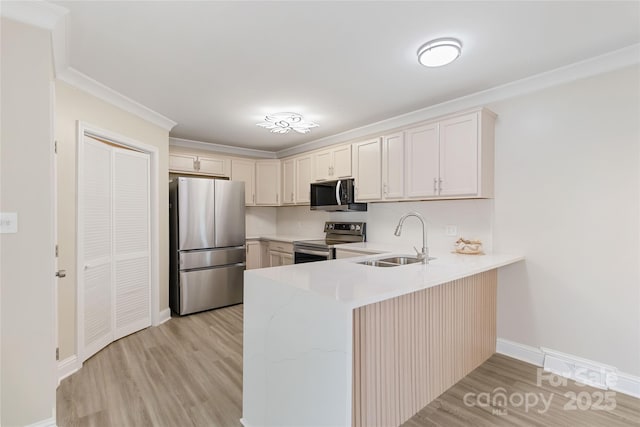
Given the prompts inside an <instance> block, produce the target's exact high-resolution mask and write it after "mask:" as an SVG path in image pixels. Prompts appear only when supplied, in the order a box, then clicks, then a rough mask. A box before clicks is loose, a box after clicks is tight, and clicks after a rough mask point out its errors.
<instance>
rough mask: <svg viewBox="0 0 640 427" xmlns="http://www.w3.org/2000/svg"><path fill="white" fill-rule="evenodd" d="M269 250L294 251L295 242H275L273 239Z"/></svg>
mask: <svg viewBox="0 0 640 427" xmlns="http://www.w3.org/2000/svg"><path fill="white" fill-rule="evenodd" d="M269 250H271V251H280V252H287V253H293V243H285V242H275V241H273V240H272V241H270V242H269Z"/></svg>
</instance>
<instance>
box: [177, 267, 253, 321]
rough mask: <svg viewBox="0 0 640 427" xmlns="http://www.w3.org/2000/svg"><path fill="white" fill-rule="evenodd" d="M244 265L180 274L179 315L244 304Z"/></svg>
mask: <svg viewBox="0 0 640 427" xmlns="http://www.w3.org/2000/svg"><path fill="white" fill-rule="evenodd" d="M244 270H245V266H244V264H240V265H234V266H228V267H220V268H210V269H208V270H196V271H189V272H182V273H180V309H179V313H180V314H188V313H195V312H198V311H202V310H209V309H212V308H218V307H225V306H227V305H231V304H238V303H241V302H242V297H243V282H244V276H243V275H244Z"/></svg>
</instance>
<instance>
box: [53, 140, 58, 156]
mask: <svg viewBox="0 0 640 427" xmlns="http://www.w3.org/2000/svg"><path fill="white" fill-rule="evenodd" d="M53 152H54V153H55V154H58V141H53Z"/></svg>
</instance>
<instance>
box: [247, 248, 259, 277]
mask: <svg viewBox="0 0 640 427" xmlns="http://www.w3.org/2000/svg"><path fill="white" fill-rule="evenodd" d="M261 252H262V251H261V248H260V242H258V241H254V242H247V270H251V269H252V268H261V267H262V260H261V259H260V255H261Z"/></svg>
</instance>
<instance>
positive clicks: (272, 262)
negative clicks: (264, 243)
mask: <svg viewBox="0 0 640 427" xmlns="http://www.w3.org/2000/svg"><path fill="white" fill-rule="evenodd" d="M280 265H282V253H281V252H278V251H269V266H270V267H278V266H280Z"/></svg>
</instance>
